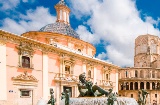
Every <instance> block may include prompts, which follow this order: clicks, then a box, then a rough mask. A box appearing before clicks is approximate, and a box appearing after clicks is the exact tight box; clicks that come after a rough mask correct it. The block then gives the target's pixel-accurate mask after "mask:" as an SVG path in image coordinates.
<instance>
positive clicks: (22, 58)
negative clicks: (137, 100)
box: [0, 0, 159, 105]
mask: <svg viewBox="0 0 160 105" xmlns="http://www.w3.org/2000/svg"><path fill="white" fill-rule="evenodd" d="M55 9H56V12H57V20H56V22H55V23H51V24H48V25H46V26H44V27H43V26H42V28H41V29H40V30H38V31H29V32H26V33H23V34H22V35H16V34H13V33H10V32H6V31H4V30H0V56H1V57H0V77H1V79H0V83H1V85H0V105H36V104H37V102H38V100H39V99H41V98H42V99H44V100H46V101H47V100H49V98H50V92H49V89H50V88H52V89H53V90H54V96H55V98H56V101H57V103H56V104H57V105H59V101H60V97H61V93H62V92H63V91H64V90H65V89H69V90H70V95H71V97H77V96H78V95H79V92H78V87H77V83H78V82H79V78H78V76H79V75H80V74H81V73H83V72H85V73H86V76H87V79H88V80H91V81H92V82H93V83H96V84H97V85H99V86H101V87H102V88H104V89H109V88H113V90H114V92H118V69H119V68H120V67H119V66H116V65H114V64H111V63H108V62H106V61H103V60H100V59H98V58H95V53H96V48H95V47H94V46H93V45H92V44H90V43H88V42H85V41H83V40H81V39H80V35H78V34H77V33H76V32H75V31H74V30H73V29H72V27H71V25H70V22H69V14H70V9H69V7H68V6H67V5H66V3H65V2H64V1H63V0H61V1H59V2H58V3H57V4H56V5H55ZM42 21H43V20H42ZM142 39H143V40H142ZM151 39H153V42H151V41H150V40H151ZM158 39H159V38H158V37H154V36H145V37H142V38H141V37H139V40H140V42H141V43H139V40H138V39H137V47H136V49H137V55H136V56H135V60H136V64H135V65H136V67H135V68H134V69H135V71H136V70H137V71H136V73H137V74H136V76H137V77H140V76H143V77H146V76H148V77H150V80H149V81H146V80H144V82H143V85H144V86H145V81H146V86H147V88H148V86H149V88H150V89H151V88H153V87H154V90H153V92H155V91H156V90H155V89H157V88H156V86H159V85H158V83H157V82H158V81H157V80H158V79H157V78H158V77H159V75H158V73H159V70H158V69H157V68H158V67H159V65H158V63H159V55H158V53H155V51H156V52H158V49H157V50H156V49H155V48H158ZM141 40H142V41H141ZM148 44H149V45H152V46H150V49H151V51H150V52H148V53H146V54H141V53H140V51H141V50H139V48H140V47H143V46H144V45H146V46H147V47H148ZM145 48H146V47H145V46H144V49H143V51H148V48H147V49H145ZM152 49H154V50H153V51H152ZM142 56H143V57H144V59H142ZM138 58H140V59H139V60H140V61H139V60H138ZM142 61H144V62H142ZM150 62H151V63H150ZM140 65H143V67H142V68H139V67H140ZM151 67H154V68H155V69H152V68H151ZM134 69H133V70H132V68H128V69H124V70H123V69H122V70H121V71H125V72H126V71H127V73H128V75H129V71H130V70H132V71H133V72H134ZM141 71H142V72H141ZM140 73H141V74H143V75H140ZM145 73H146V74H147V75H144V74H145ZM128 75H127V77H125V78H124V79H128V78H130V77H131V76H132V75H129V76H128ZM123 76H125V75H122V74H121V79H120V83H122V81H121V80H122V79H123ZM133 76H134V75H133ZM137 77H133V78H130V80H128V81H125V82H127V83H131V80H133V79H134V78H136V80H139V79H138V78H137ZM123 82H124V81H123ZM133 83H134V81H133V82H132V84H133ZM136 83H137V85H134V86H136V88H138V86H140V85H139V84H140V83H139V82H138V81H137V82H136ZM148 84H149V85H148ZM127 89H128V88H127ZM122 91H123V90H122ZM128 91H129V90H128ZM155 94H156V93H155ZM127 95H129V94H128V93H127ZM151 97H152V96H151Z"/></svg>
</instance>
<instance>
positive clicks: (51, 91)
mask: <svg viewBox="0 0 160 105" xmlns="http://www.w3.org/2000/svg"><path fill="white" fill-rule="evenodd" d="M50 94H51V98H50V100H49V101H48V103H47V104H51V105H55V102H56V99H55V98H54V91H53V89H52V88H50Z"/></svg>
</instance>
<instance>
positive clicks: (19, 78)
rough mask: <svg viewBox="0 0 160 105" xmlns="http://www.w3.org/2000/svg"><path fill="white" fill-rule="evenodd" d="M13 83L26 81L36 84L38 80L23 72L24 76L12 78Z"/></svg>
mask: <svg viewBox="0 0 160 105" xmlns="http://www.w3.org/2000/svg"><path fill="white" fill-rule="evenodd" d="M12 79H13V80H14V81H28V82H38V80H37V79H36V78H35V77H34V76H32V75H28V73H27V71H25V72H24V74H20V75H18V76H16V77H12Z"/></svg>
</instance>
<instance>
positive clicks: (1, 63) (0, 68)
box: [0, 42, 7, 100]
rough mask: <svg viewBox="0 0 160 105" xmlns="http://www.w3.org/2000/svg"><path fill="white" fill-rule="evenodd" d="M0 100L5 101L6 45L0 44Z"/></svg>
mask: <svg viewBox="0 0 160 105" xmlns="http://www.w3.org/2000/svg"><path fill="white" fill-rule="evenodd" d="M0 55H1V58H0V77H1V79H0V83H1V86H0V94H1V95H0V100H7V74H6V73H7V69H6V44H5V43H2V42H0Z"/></svg>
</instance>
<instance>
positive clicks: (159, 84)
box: [157, 82, 160, 90]
mask: <svg viewBox="0 0 160 105" xmlns="http://www.w3.org/2000/svg"><path fill="white" fill-rule="evenodd" d="M157 89H158V90H159V89H160V83H159V82H158V83H157Z"/></svg>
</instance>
